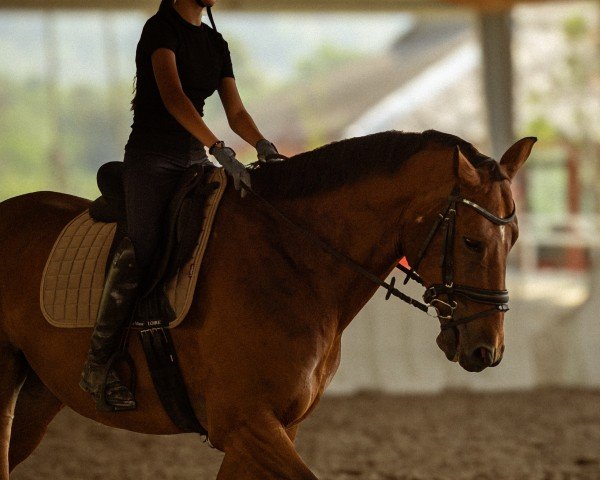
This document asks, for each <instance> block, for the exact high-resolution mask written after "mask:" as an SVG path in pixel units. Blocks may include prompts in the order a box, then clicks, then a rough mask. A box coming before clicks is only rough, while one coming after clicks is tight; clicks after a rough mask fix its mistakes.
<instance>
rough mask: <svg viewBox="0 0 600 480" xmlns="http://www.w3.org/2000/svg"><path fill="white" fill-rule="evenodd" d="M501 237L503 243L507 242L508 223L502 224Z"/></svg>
mask: <svg viewBox="0 0 600 480" xmlns="http://www.w3.org/2000/svg"><path fill="white" fill-rule="evenodd" d="M500 238H501V239H502V243H506V225H500Z"/></svg>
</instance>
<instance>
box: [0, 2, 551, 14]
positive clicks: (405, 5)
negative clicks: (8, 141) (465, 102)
mask: <svg viewBox="0 0 600 480" xmlns="http://www.w3.org/2000/svg"><path fill="white" fill-rule="evenodd" d="M543 1H548V0H326V1H323V0H302V1H298V0H220V1H219V6H218V8H219V9H223V10H225V9H226V10H243V11H252V10H255V11H256V10H263V11H265V10H278V11H294V10H296V11H306V10H319V11H336V10H359V11H367V10H368V11H377V10H399V9H406V10H422V9H429V8H448V7H456V6H460V7H467V8H473V9H477V10H486V11H494V10H496V11H497V10H503V9H507V8H510V7H512V6H514V5H515V4H517V3H534V2H543ZM157 3H158V0H0V9H2V8H10V9H38V10H47V9H56V8H61V9H142V10H146V9H154V8H156V5H157Z"/></svg>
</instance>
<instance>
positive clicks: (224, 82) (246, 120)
mask: <svg viewBox="0 0 600 480" xmlns="http://www.w3.org/2000/svg"><path fill="white" fill-rule="evenodd" d="M219 96H220V97H221V103H223V108H224V109H225V115H227V121H228V122H229V126H230V127H231V129H232V130H233V131H234V132H235V133H237V134H238V135H239V136H240V137H241V138H243V139H244V140H245V141H246V142H248V143H249V144H250V145H252V146H253V147H255V146H256V144H257V143H258V141H259V140H261V139H263V138H264V136H263V135H262V133H260V131H259V130H258V127H257V126H256V124H255V123H254V120H252V117H251V116H250V114H249V113H248V112H247V111H246V108H245V107H244V104H243V103H242V99H241V97H240V93H239V91H238V88H237V85H236V83H235V78H232V77H224V78H222V79H221V85H220V86H219Z"/></svg>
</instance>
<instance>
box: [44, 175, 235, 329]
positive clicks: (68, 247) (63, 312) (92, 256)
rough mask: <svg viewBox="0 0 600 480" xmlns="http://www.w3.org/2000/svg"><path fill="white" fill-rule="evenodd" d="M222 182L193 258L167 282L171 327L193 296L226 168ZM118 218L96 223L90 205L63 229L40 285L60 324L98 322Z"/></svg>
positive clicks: (50, 317)
mask: <svg viewBox="0 0 600 480" xmlns="http://www.w3.org/2000/svg"><path fill="white" fill-rule="evenodd" d="M210 181H216V182H218V183H219V185H220V186H219V188H217V189H216V190H215V191H214V192H213V193H212V194H211V195H210V196H209V197H208V198H207V200H206V204H205V207H204V219H205V220H204V225H203V228H202V233H201V234H200V237H199V238H198V242H197V244H196V248H195V250H194V254H193V256H192V258H191V259H190V260H189V261H188V262H187V263H186V265H184V267H183V268H182V269H180V270H179V271H178V272H177V275H175V277H173V279H172V280H171V281H170V282H169V284H168V285H167V297H168V299H169V302H170V303H171V306H172V307H173V310H174V311H175V313H176V314H177V317H176V318H175V320H173V321H172V322H171V324H170V327H171V328H173V327H176V326H177V325H179V324H180V323H181V322H182V321H183V319H184V317H185V316H186V315H187V313H188V311H189V309H190V305H191V304H192V299H193V295H194V288H195V286H196V281H197V279H198V272H199V271H200V264H201V262H202V258H203V256H204V252H205V250H206V245H207V244H208V239H209V237H210V233H211V230H212V224H213V221H214V218H215V215H216V213H217V208H218V206H219V203H220V201H221V198H222V196H223V192H224V191H225V187H226V185H227V176H226V175H225V172H224V171H223V169H222V168H215V169H214V171H213V172H212V174H211V177H210V178H209V182H210ZM115 230H116V223H104V222H97V221H95V220H94V219H92V218H91V217H90V215H89V211H88V210H86V211H84V212H83V213H81V214H80V215H78V216H77V217H75V218H74V219H73V220H71V222H69V224H67V226H66V227H65V228H64V229H63V231H62V232H61V234H60V235H59V237H58V239H57V240H56V242H55V243H54V247H53V248H52V252H51V253H50V256H49V257H48V260H47V261H46V267H45V268H44V273H43V276H42V283H41V287H40V306H41V309H42V312H43V314H44V317H46V320H47V321H48V322H49V323H50V324H51V325H54V326H55V327H60V328H81V327H93V326H94V324H95V322H96V315H97V313H98V306H99V304H100V297H101V295H102V290H103V288H104V270H105V266H106V261H107V257H108V253H109V250H110V246H111V243H112V240H113V237H114V234H115Z"/></svg>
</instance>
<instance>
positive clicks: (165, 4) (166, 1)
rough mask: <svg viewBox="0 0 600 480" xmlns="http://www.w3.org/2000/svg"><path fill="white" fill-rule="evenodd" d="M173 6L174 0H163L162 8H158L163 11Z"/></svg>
mask: <svg viewBox="0 0 600 480" xmlns="http://www.w3.org/2000/svg"><path fill="white" fill-rule="evenodd" d="M171 5H173V0H161V2H160V6H159V7H158V10H159V11H160V10H163V9H165V8H167V7H170V6H171Z"/></svg>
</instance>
